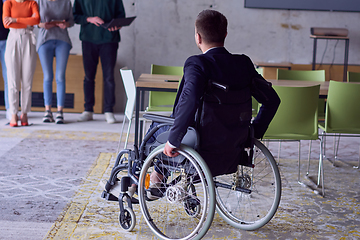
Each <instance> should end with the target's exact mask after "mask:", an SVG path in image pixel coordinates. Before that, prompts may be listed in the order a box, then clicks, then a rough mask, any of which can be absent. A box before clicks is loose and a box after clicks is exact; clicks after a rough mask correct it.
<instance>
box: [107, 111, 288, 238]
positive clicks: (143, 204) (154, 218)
mask: <svg viewBox="0 0 360 240" xmlns="http://www.w3.org/2000/svg"><path fill="white" fill-rule="evenodd" d="M144 117H145V118H147V119H150V120H153V121H156V122H160V124H159V125H158V126H156V127H154V128H153V129H152V130H151V131H150V132H149V133H148V134H147V135H146V136H145V138H144V140H143V142H142V143H141V145H140V150H138V149H137V148H136V146H135V147H134V150H130V149H125V150H122V151H120V152H119V153H118V155H117V158H116V161H115V164H114V167H113V169H112V171H111V174H110V177H109V180H108V181H107V183H106V185H105V190H104V191H103V193H102V197H103V198H105V199H106V200H109V201H118V202H119V208H120V214H119V223H120V226H121V227H122V228H123V229H125V230H126V231H131V230H133V228H134V227H135V224H136V216H135V213H134V211H133V208H132V205H133V204H140V208H141V212H142V214H143V216H144V218H145V221H146V223H147V224H148V226H149V227H150V229H151V230H152V231H153V233H154V234H155V235H156V236H157V237H159V238H161V239H201V238H202V237H203V236H204V235H205V234H206V232H207V231H208V229H209V228H210V225H211V223H212V220H213V217H214V212H215V209H216V211H217V212H218V213H219V215H220V216H221V217H222V218H223V219H224V220H225V221H226V222H227V223H229V224H230V225H231V226H233V227H236V228H239V229H243V230H255V229H258V228H260V227H262V226H264V225H265V224H266V223H268V222H269V221H270V220H271V218H272V217H273V216H274V215H275V213H276V211H277V208H278V205H279V202H280V198H281V179H280V174H279V170H278V167H277V164H276V162H275V160H274V158H273V156H272V154H271V153H270V151H269V150H268V149H267V148H266V147H265V146H264V145H263V144H262V143H261V142H260V141H259V140H257V139H253V141H251V142H252V146H250V148H248V149H246V150H247V152H248V154H249V155H250V156H251V157H252V166H243V165H239V166H238V170H237V171H236V172H235V173H233V174H224V175H221V176H216V177H214V178H213V177H212V175H211V173H210V170H209V169H208V167H207V165H206V163H205V161H204V160H203V159H202V157H201V156H200V155H199V154H198V153H197V152H196V151H195V150H194V149H193V148H191V147H189V146H187V145H184V144H182V145H181V146H180V148H179V149H178V152H179V153H180V156H178V157H175V158H170V157H167V156H165V155H164V154H163V153H162V151H163V149H164V145H165V144H163V143H162V142H160V143H159V142H156V143H155V144H152V145H147V144H146V142H147V141H148V139H149V138H150V137H151V136H152V135H153V134H154V133H155V132H156V131H157V130H158V129H159V128H161V127H163V126H166V125H172V124H173V121H174V119H173V118H169V117H164V116H158V115H153V114H146V115H144ZM195 133H196V131H195ZM196 134H197V133H196ZM198 139H199V138H197V140H198ZM197 143H198V141H195V145H197ZM153 148H155V149H153ZM252 155H253V156H252ZM134 164H136V165H137V166H141V172H140V175H139V178H137V177H136V176H135V174H134V173H133V166H134ZM155 168H157V171H163V170H162V169H164V172H162V174H163V175H165V176H166V177H165V178H164V179H165V180H163V182H162V183H161V184H160V185H161V186H159V187H158V188H157V189H155V190H157V192H159V193H160V194H159V199H157V200H151V199H150V198H148V192H150V191H151V192H153V190H154V188H149V184H150V183H149V173H150V172H151V171H154V169H155ZM159 169H160V170H159ZM165 169H166V170H165ZM122 171H127V176H123V177H122V178H121V179H118V174H119V173H120V172H122ZM118 182H120V186H121V193H120V194H119V196H115V195H113V194H112V193H111V189H112V188H113V187H114V186H115V185H116V184H118ZM132 184H136V185H137V194H138V199H136V198H135V197H130V196H129V195H128V193H127V191H128V187H130V186H131V185H132ZM126 205H127V207H126ZM165 211H167V212H165ZM164 218H166V221H165V220H164Z"/></svg>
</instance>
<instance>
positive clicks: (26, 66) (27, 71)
mask: <svg viewBox="0 0 360 240" xmlns="http://www.w3.org/2000/svg"><path fill="white" fill-rule="evenodd" d="M39 22H40V17H39V8H38V4H37V3H36V2H35V1H33V0H7V1H5V2H4V6H3V23H4V27H5V28H10V33H9V36H8V39H7V41H6V50H5V64H6V69H7V79H8V93H9V107H10V112H11V120H10V126H11V127H16V126H18V124H17V122H18V120H19V119H18V115H17V114H18V111H19V89H20V84H21V116H20V121H21V125H22V126H28V125H29V123H28V116H27V113H28V112H30V110H31V87H32V82H33V77H34V72H35V67H36V46H35V45H36V39H35V35H34V33H33V31H32V30H33V25H37V24H38V23H39Z"/></svg>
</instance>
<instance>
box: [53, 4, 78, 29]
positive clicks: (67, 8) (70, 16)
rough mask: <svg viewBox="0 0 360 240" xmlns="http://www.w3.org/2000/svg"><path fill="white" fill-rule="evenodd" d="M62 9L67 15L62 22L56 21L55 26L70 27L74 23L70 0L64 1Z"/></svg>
mask: <svg viewBox="0 0 360 240" xmlns="http://www.w3.org/2000/svg"><path fill="white" fill-rule="evenodd" d="M64 11H66V13H67V15H68V16H67V17H66V18H65V19H64V20H63V21H62V22H58V23H56V26H58V27H59V28H61V29H65V28H69V27H72V26H74V23H75V22H74V16H73V12H72V7H71V2H70V0H69V1H67V2H66V3H65V5H64Z"/></svg>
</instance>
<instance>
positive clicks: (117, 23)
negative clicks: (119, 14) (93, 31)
mask: <svg viewBox="0 0 360 240" xmlns="http://www.w3.org/2000/svg"><path fill="white" fill-rule="evenodd" d="M135 18H136V16H135V17H128V18H114V19H112V20H111V21H110V22H108V23H103V24H101V26H102V27H103V28H105V29H108V28H111V27H125V26H129V25H130V24H131V23H132V22H133V21H134V19H135Z"/></svg>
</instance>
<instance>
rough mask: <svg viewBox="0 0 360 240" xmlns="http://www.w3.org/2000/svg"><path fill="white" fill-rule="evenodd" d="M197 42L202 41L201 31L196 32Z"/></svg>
mask: <svg viewBox="0 0 360 240" xmlns="http://www.w3.org/2000/svg"><path fill="white" fill-rule="evenodd" d="M196 43H197V44H200V43H202V38H201V35H200V34H199V33H196Z"/></svg>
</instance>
